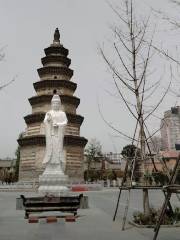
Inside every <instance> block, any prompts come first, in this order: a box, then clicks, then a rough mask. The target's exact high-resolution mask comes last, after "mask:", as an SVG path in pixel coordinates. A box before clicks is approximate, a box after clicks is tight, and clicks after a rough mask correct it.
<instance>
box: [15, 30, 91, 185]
mask: <svg viewBox="0 0 180 240" xmlns="http://www.w3.org/2000/svg"><path fill="white" fill-rule="evenodd" d="M44 52H45V57H43V58H42V59H41V62H42V65H43V67H41V68H39V69H38V70H37V72H38V75H39V78H40V80H39V81H38V82H35V83H34V89H35V91H36V93H37V95H36V96H33V97H31V98H29V103H30V104H31V107H32V113H31V114H29V115H27V116H25V117H24V120H25V122H26V124H27V128H26V130H25V133H24V134H23V135H22V137H20V138H19V139H18V143H19V145H20V169H19V180H22V181H23V180H32V179H38V177H39V175H40V174H41V173H42V171H43V166H42V161H43V157H44V154H45V133H44V124H43V120H44V117H45V113H46V112H47V111H49V110H50V107H51V99H52V96H53V92H54V90H56V92H57V94H59V95H60V98H61V102H62V110H63V111H65V112H66V114H67V118H68V125H67V127H66V130H65V137H64V150H65V157H66V174H67V175H69V177H70V178H72V179H73V178H75V179H81V178H82V177H83V157H84V147H85V145H86V143H87V140H86V139H85V138H84V137H81V136H80V127H81V124H82V122H83V120H84V118H83V117H82V116H81V115H78V114H77V113H76V109H77V107H78V105H79V103H80V99H79V98H77V97H76V96H74V92H75V90H76V87H77V84H76V83H74V82H72V81H70V80H71V78H72V76H73V70H72V69H70V68H69V66H70V64H71V60H70V59H69V58H68V53H69V51H68V49H66V48H65V47H63V45H62V44H61V43H60V33H59V30H58V29H56V30H55V33H54V40H53V43H52V44H51V45H50V46H49V47H47V48H45V49H44Z"/></svg>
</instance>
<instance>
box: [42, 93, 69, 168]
mask: <svg viewBox="0 0 180 240" xmlns="http://www.w3.org/2000/svg"><path fill="white" fill-rule="evenodd" d="M60 106H61V100H60V97H59V95H54V96H53V98H52V101H51V108H52V110H50V111H49V112H47V113H46V116H45V119H44V125H45V134H46V154H45V157H44V159H43V164H47V165H49V164H51V165H57V164H60V166H61V170H62V171H63V172H64V170H65V159H64V154H63V139H64V131H65V127H66V125H67V117H66V113H65V112H63V111H61V110H60Z"/></svg>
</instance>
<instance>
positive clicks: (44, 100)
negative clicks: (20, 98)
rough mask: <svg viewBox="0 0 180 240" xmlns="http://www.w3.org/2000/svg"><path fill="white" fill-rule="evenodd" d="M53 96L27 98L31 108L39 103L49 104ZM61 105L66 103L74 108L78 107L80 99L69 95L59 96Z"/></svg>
mask: <svg viewBox="0 0 180 240" xmlns="http://www.w3.org/2000/svg"><path fill="white" fill-rule="evenodd" d="M52 97H53V95H40V96H34V97H31V98H29V99H28V100H29V102H30V104H31V106H33V105H36V104H39V103H51V99H52ZM60 99H61V102H62V104H65V103H68V104H72V105H74V106H75V107H76V108H77V107H78V106H79V103H80V99H79V98H77V97H74V96H69V95H60Z"/></svg>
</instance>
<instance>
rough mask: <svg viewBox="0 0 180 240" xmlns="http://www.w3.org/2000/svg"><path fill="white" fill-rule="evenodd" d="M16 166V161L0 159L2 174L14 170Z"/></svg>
mask: <svg viewBox="0 0 180 240" xmlns="http://www.w3.org/2000/svg"><path fill="white" fill-rule="evenodd" d="M15 165H16V159H0V172H1V171H3V170H11V169H14V168H15Z"/></svg>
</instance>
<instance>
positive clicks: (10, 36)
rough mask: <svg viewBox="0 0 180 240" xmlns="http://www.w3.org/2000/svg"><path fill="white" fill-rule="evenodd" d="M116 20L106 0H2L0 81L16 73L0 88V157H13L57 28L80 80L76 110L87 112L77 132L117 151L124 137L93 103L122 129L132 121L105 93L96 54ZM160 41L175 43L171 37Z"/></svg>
mask: <svg viewBox="0 0 180 240" xmlns="http://www.w3.org/2000/svg"><path fill="white" fill-rule="evenodd" d="M114 2H120V1H114ZM136 2H137V6H138V8H139V9H140V11H141V12H142V13H143V11H145V12H146V11H148V10H147V9H148V7H149V6H153V7H154V8H156V9H161V8H162V7H163V8H165V10H166V11H169V12H170V13H171V14H173V12H174V11H175V9H174V8H173V7H172V8H170V5H169V4H168V1H166V0H148V1H147V0H146V1H143V0H139V1H138V0H137V1H136ZM145 3H148V6H146V7H145ZM166 3H167V4H166ZM114 21H115V16H114V14H113V13H112V11H111V9H110V8H109V6H108V5H107V3H106V1H104V0H38V1H37V0H31V1H29V0H14V1H10V0H6V1H5V0H0V33H1V34H0V35H1V37H0V47H4V50H3V51H4V53H5V59H4V60H3V62H1V63H0V84H3V83H6V82H7V81H9V80H11V79H12V78H13V77H14V76H16V75H17V78H16V81H15V82H14V83H13V84H11V85H10V86H8V87H7V88H5V89H3V90H2V91H1V92H0V158H3V157H7V156H9V157H13V156H14V152H15V150H16V148H17V141H16V139H17V138H18V135H19V133H20V132H22V131H24V130H25V127H26V125H25V122H24V119H23V117H24V116H25V115H27V114H30V113H31V106H30V104H29V102H28V98H30V97H32V96H34V95H36V93H35V91H34V89H33V82H36V81H38V80H39V78H38V74H37V71H36V69H37V68H39V67H41V57H43V56H44V52H43V49H44V48H45V47H48V46H49V45H50V44H51V43H52V40H53V33H54V30H55V28H56V27H58V28H59V30H60V34H61V43H62V44H63V45H64V47H66V48H68V49H69V57H70V58H71V60H72V64H71V68H72V69H73V70H74V76H73V78H72V81H75V82H76V83H77V84H78V87H77V90H76V92H75V95H76V96H78V97H79V98H80V99H81V103H80V106H79V108H78V111H77V112H78V114H80V115H83V116H84V117H85V120H84V123H83V125H82V127H81V135H82V136H84V137H86V138H88V139H91V138H97V139H98V140H99V141H100V142H101V144H102V146H103V150H104V151H106V152H108V151H113V152H115V151H117V152H120V150H121V149H122V147H123V146H124V145H125V144H126V143H127V141H125V140H124V139H122V138H120V137H116V136H114V133H113V132H112V130H110V129H109V128H108V127H107V126H106V125H105V123H104V122H103V120H102V118H101V116H100V114H99V110H98V104H97V103H98V102H99V104H100V107H101V110H102V112H103V114H104V115H105V117H106V118H107V120H108V121H110V122H112V123H115V124H116V126H118V128H119V129H121V130H123V131H125V132H126V133H128V132H131V128H132V126H133V123H132V122H131V120H130V118H129V116H128V113H127V110H126V109H125V107H124V106H123V103H122V102H121V101H119V100H117V99H114V98H112V97H110V96H109V95H108V94H107V91H106V90H107V89H108V90H109V89H110V88H111V87H112V83H111V77H110V74H109V72H108V71H107V67H106V65H105V63H104V62H103V60H102V57H101V56H100V55H99V54H98V44H100V45H101V46H102V45H103V46H106V42H109V40H110V39H111V38H110V31H109V25H110V24H113V22H114ZM164 36H165V35H164ZM178 39H180V34H179V35H178V34H176V35H173V41H174V40H176V42H178ZM164 40H166V41H167V42H168V43H169V44H170V45H173V41H172V38H171V37H170V38H168V36H166V39H164ZM156 64H157V63H156ZM157 75H158V73H157ZM174 102H175V99H174V98H172V97H171V98H169V100H168V101H167V100H166V101H165V103H164V104H163V105H162V106H161V113H163V111H164V110H167V109H168V108H169V107H170V106H171V105H173V104H174ZM158 126H159V121H157V120H156V121H155V122H153V126H152V127H154V128H155V127H158ZM115 135H117V134H115Z"/></svg>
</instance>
